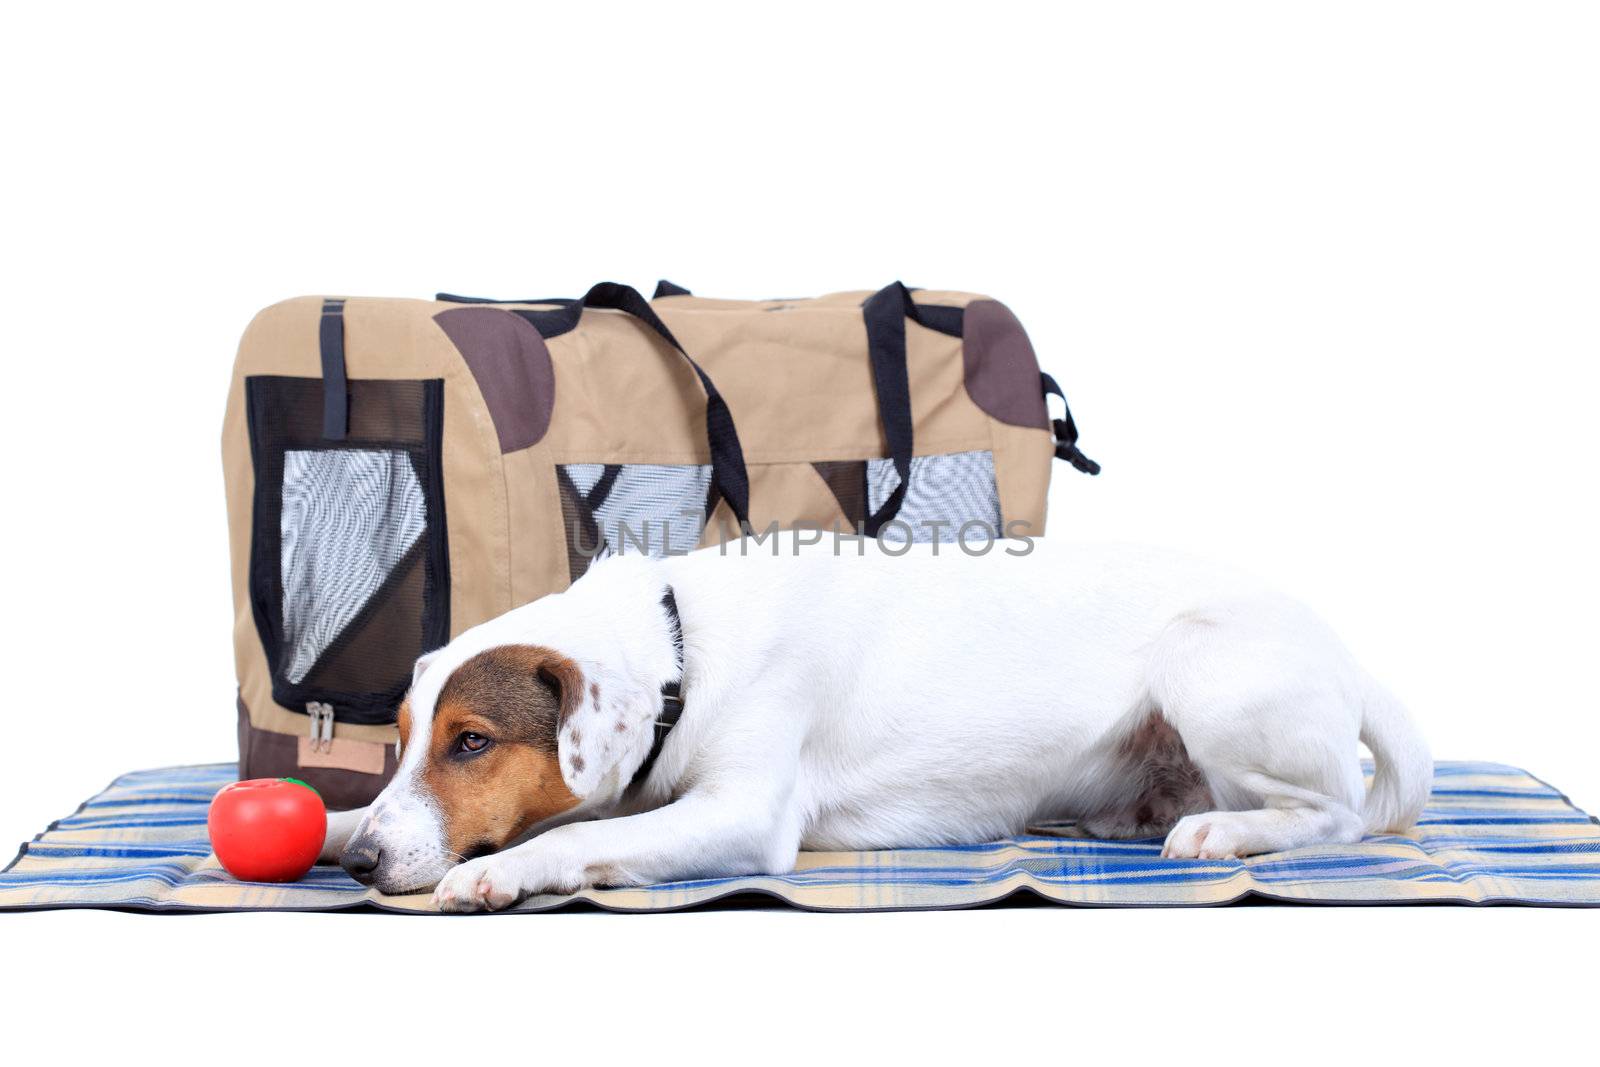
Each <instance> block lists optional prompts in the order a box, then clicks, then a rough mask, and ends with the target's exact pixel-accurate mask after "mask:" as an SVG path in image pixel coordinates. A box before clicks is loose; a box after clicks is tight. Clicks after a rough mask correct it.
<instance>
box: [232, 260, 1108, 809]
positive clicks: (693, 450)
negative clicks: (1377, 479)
mask: <svg viewBox="0 0 1600 1067" xmlns="http://www.w3.org/2000/svg"><path fill="white" fill-rule="evenodd" d="M1047 392H1054V393H1055V394H1056V395H1058V396H1059V395H1060V390H1059V389H1057V388H1056V387H1055V383H1054V382H1053V381H1052V380H1051V379H1050V378H1049V377H1048V376H1047V375H1041V373H1040V371H1039V367H1038V363H1037V361H1036V360H1035V357H1034V353H1033V349H1032V347H1031V345H1030V344H1029V342H1028V338H1027V335H1026V334H1025V333H1024V332H1023V329H1022V326H1021V324H1020V323H1019V322H1018V321H1017V319H1016V318H1015V317H1014V316H1013V315H1012V314H1011V312H1010V311H1009V310H1007V309H1006V307H1005V306H1004V305H1003V304H1000V303H998V302H996V301H993V300H990V299H987V298H984V297H979V296H974V295H972V294H970V293H958V292H946V291H932V290H916V291H913V290H908V289H906V288H905V287H904V286H902V285H900V284H899V283H896V284H894V285H891V286H888V287H887V288H885V289H882V290H880V291H878V292H876V293H871V292H849V293H836V294H833V295H830V296H824V297H818V298H815V299H806V300H762V301H740V300H709V299H704V298H701V297H696V296H693V295H691V294H690V293H689V292H688V291H687V290H683V289H680V288H678V287H676V286H673V285H671V284H669V283H665V282H664V283H662V284H661V286H660V287H658V289H657V291H656V296H655V298H654V299H653V300H650V301H646V300H645V299H644V298H643V297H642V296H641V295H640V294H639V293H638V292H636V291H635V290H633V289H630V288H628V287H626V286H621V285H616V284H613V283H603V284H601V285H597V286H595V287H594V288H593V289H591V290H590V291H589V293H588V294H587V295H586V296H585V297H583V298H582V299H581V300H525V301H485V300H477V299H471V298H462V297H448V296H443V295H441V297H440V298H439V299H436V300H400V299H376V298H365V297H353V298H325V297H301V298H298V299H295V300H288V301H285V302H283V303H281V304H275V305H273V306H272V307H269V308H267V309H266V310H265V311H262V312H261V313H260V314H259V315H257V316H256V318H255V320H254V321H253V322H251V324H250V326H249V328H248V329H246V331H245V334H244V338H243V340H242V341H241V342H240V345H239V355H238V359H237V362H236V364H235V367H234V375H233V384H232V389H231V391H230V393H229V395H228V408H227V418H226V421H225V423H224V426H223V449H222V450H223V462H224V466H225V472H226V480H227V493H228V519H229V529H230V536H231V542H232V544H231V548H232V559H233V594H234V604H235V613H234V614H235V618H234V648H235V655H236V659H237V666H238V674H239V706H238V715H239V759H240V774H241V775H242V776H244V777H247V778H249V777H266V776H278V775H293V776H295V777H299V778H302V779H304V780H306V781H308V782H310V783H311V784H312V785H314V786H316V787H317V788H318V789H319V790H320V791H321V792H322V793H323V796H324V797H325V799H326V800H327V801H328V803H329V805H330V806H332V807H346V806H355V805H359V804H362V803H365V802H366V801H368V800H369V799H370V798H371V797H372V796H374V795H376V793H377V791H378V790H379V789H380V788H381V787H382V785H383V783H384V781H386V780H387V777H388V775H389V774H391V773H392V772H393V769H394V760H395V755H394V741H395V730H394V726H393V722H394V714H395V708H396V706H397V705H398V703H399V701H400V698H401V697H402V696H403V694H404V691H405V688H406V686H407V685H408V684H409V682H410V678H411V666H412V663H413V661H414V660H415V659H416V657H417V656H418V655H419V654H421V653H422V652H424V651H427V650H429V649H431V648H434V647H437V646H439V645H441V644H443V643H445V642H446V641H448V640H449V639H450V637H452V636H453V635H455V634H457V633H460V632H461V631H462V630H464V629H466V628H468V627H470V626H473V625H475V624H477V623H480V622H483V621H484V620H486V619H489V618H492V617H493V616H495V615H499V614H501V613H503V612H505V611H508V610H510V609H511V608H514V607H516V606H518V605H520V604H524V603H527V602H528V601H531V600H534V599H536V598H538V597H541V596H544V595H545V594H547V593H552V592H555V591H558V590H560V589H563V588H565V587H566V586H567V585H568V584H569V583H570V582H572V581H573V580H574V579H576V578H577V577H578V576H579V575H581V574H582V572H583V570H584V568H585V567H587V566H588V565H589V563H590V561H591V560H592V559H593V558H596V557H597V556H601V555H605V554H607V553H611V552H618V551H622V552H627V551H647V552H650V553H652V554H655V555H661V554H664V553H667V552H679V551H685V550H687V549H690V548H692V547H695V546H697V545H709V544H715V543H717V542H718V541H719V540H720V539H723V538H727V537H731V536H734V535H736V533H737V531H738V530H739V529H740V528H741V523H744V522H747V523H748V524H749V529H751V530H753V531H755V532H756V533H758V534H759V533H761V532H763V531H765V530H767V529H769V528H773V527H776V528H780V529H784V530H788V529H795V528H807V527H816V528H820V529H822V530H832V529H837V530H839V531H841V532H843V533H845V534H850V533H852V532H856V531H863V532H865V533H866V534H868V535H870V536H879V537H882V538H884V539H885V540H886V541H888V540H907V539H909V540H914V541H927V540H942V541H955V540H956V539H957V538H962V539H967V540H970V539H973V538H979V537H992V536H995V535H997V534H998V535H1010V536H1017V535H1029V536H1037V535H1040V534H1042V533H1044V524H1045V492H1046V489H1047V487H1048V485H1049V481H1050V467H1051V460H1052V458H1061V459H1066V460H1068V461H1069V462H1071V463H1072V464H1073V465H1074V466H1076V467H1077V468H1078V469H1080V470H1084V471H1086V472H1088V473H1095V472H1097V471H1098V468H1097V467H1096V466H1095V465H1094V463H1093V462H1092V461H1090V460H1088V459H1087V458H1085V457H1084V456H1083V455H1082V453H1080V452H1078V450H1077V447H1076V438H1077V431H1076V429H1075V427H1074V426H1073V423H1072V420H1071V415H1070V414H1067V413H1066V411H1065V410H1064V407H1063V412H1062V417H1061V418H1057V419H1054V420H1052V419H1051V417H1050V416H1049V414H1048V413H1047V409H1046V402H1045V394H1046V393H1047ZM1063 405H1064V399H1063Z"/></svg>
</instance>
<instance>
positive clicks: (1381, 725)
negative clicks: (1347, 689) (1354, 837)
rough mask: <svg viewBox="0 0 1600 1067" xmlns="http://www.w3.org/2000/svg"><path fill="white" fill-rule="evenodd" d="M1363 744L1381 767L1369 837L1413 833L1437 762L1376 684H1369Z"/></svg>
mask: <svg viewBox="0 0 1600 1067" xmlns="http://www.w3.org/2000/svg"><path fill="white" fill-rule="evenodd" d="M1361 743H1362V744H1364V745H1366V746H1367V747H1368V748H1369V749H1371V750H1372V758H1373V762H1374V763H1375V764H1376V765H1377V770H1376V772H1375V773H1374V775H1373V778H1372V788H1371V789H1370V790H1368V792H1367V800H1366V803H1365V804H1364V805H1363V806H1362V809H1361V818H1362V822H1364V823H1365V824H1366V828H1367V830H1368V832H1370V833H1386V832H1396V833H1398V832H1400V831H1403V830H1407V829H1410V828H1411V827H1412V826H1414V825H1415V824H1416V821H1417V817H1418V816H1419V815H1421V814H1422V806H1423V805H1424V804H1426V803H1427V801H1428V794H1429V792H1430V790H1431V789H1432V787H1433V758H1432V757H1431V756H1430V755H1429V754H1428V746H1427V743H1426V742H1424V741H1423V740H1422V735H1421V734H1420V733H1418V732H1417V728H1416V726H1415V725H1414V724H1413V723H1412V721H1411V716H1410V715H1408V714H1407V713H1406V709H1405V706H1404V705H1402V704H1401V703H1400V701H1398V700H1397V699H1395V697H1394V694H1392V693H1390V692H1389V691H1388V690H1387V689H1385V688H1384V687H1383V686H1381V685H1379V684H1378V683H1377V682H1376V681H1369V682H1368V683H1367V696H1366V700H1365V702H1364V703H1363V705H1362V708H1361Z"/></svg>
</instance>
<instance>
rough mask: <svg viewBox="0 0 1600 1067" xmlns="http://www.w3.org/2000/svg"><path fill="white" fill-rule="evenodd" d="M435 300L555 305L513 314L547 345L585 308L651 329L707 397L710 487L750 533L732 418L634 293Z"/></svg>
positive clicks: (618, 287) (608, 287)
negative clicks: (679, 358) (617, 315)
mask: <svg viewBox="0 0 1600 1067" xmlns="http://www.w3.org/2000/svg"><path fill="white" fill-rule="evenodd" d="M685 291H687V290H685ZM435 299H437V300H443V301H448V302H450V303H456V304H554V305H556V307H554V308H552V309H550V310H538V309H534V308H513V309H512V310H513V311H514V312H515V313H516V314H518V315H521V316H522V317H523V318H525V319H527V320H528V321H529V322H531V323H532V324H533V326H534V329H536V330H538V331H539V333H540V335H542V336H543V337H545V338H546V339H549V338H552V337H558V336H560V335H561V334H564V333H567V332H569V331H571V330H574V329H576V328H577V326H578V322H579V320H580V319H582V318H583V312H584V309H585V308H597V309H603V310H607V311H621V312H623V313H624V314H627V315H631V316H632V317H634V318H636V319H638V320H639V321H640V322H642V323H644V324H645V325H646V326H648V327H650V329H652V330H654V331H655V332H656V334H657V335H658V336H660V337H661V339H662V340H664V341H666V342H667V344H669V345H671V346H672V347H673V348H674V349H676V350H677V353H678V354H679V355H680V356H682V357H683V358H684V359H685V360H686V361H687V362H688V364H689V366H690V367H692V368H693V369H694V373H695V376H696V377H697V378H699V379H700V386H701V388H703V389H704V390H705V393H706V440H707V441H708V443H709V444H710V445H711V484H712V486H713V488H715V490H716V492H717V494H718V495H720V496H721V497H722V499H724V500H726V501H727V502H728V507H729V508H730V509H732V511H733V515H734V518H735V519H737V520H738V522H739V528H740V530H741V531H743V530H745V529H748V528H749V525H750V474H749V472H748V471H747V470H746V469H745V465H744V448H743V447H742V446H741V445H740V444H739V432H738V430H737V429H735V427H734V425H733V413H732V412H730V411H729V410H728V403H727V401H725V400H723V399H722V394H721V393H720V392H718V391H717V386H716V383H714V382H713V381H712V380H711V376H710V375H708V374H707V373H706V372H705V370H704V369H702V368H701V366H700V364H698V363H696V362H695V361H694V357H693V356H691V355H689V353H688V352H687V351H685V350H684V347H683V345H681V344H679V343H678V339H677V338H676V337H674V336H673V335H672V331H671V330H669V329H667V324H666V323H664V322H662V321H661V316H659V315H657V314H656V312H655V309H654V308H652V307H651V306H650V302H649V301H648V300H646V299H645V298H644V297H643V296H642V295H640V293H639V290H637V289H635V288H633V287H632V286H631V285H622V284H620V283H618V282H601V283H600V284H598V285H596V286H594V287H593V288H592V289H590V290H589V291H588V292H587V293H585V294H583V298H582V299H581V300H571V299H551V300H485V299H483V298H481V297H463V296H455V295H452V294H450V293H440V294H438V296H437V297H435ZM712 510H713V506H712V504H709V503H708V505H707V507H706V516H707V517H708V518H709V517H710V514H711V511H712Z"/></svg>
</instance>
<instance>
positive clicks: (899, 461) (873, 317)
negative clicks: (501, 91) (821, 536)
mask: <svg viewBox="0 0 1600 1067" xmlns="http://www.w3.org/2000/svg"><path fill="white" fill-rule="evenodd" d="M691 295H693V294H691V293H690V292H689V290H688V289H685V288H684V287H683V286H681V285H678V284H676V283H674V282H669V281H667V280H666V279H665V278H663V279H661V280H660V281H658V282H657V283H656V291H655V299H657V300H659V299H661V298H662V297H664V296H691ZM965 314H966V312H965V309H964V308H958V307H941V306H939V305H936V304H918V303H917V302H916V301H915V300H913V299H912V297H911V290H910V289H908V288H907V287H906V286H905V285H904V284H903V283H901V282H891V283H890V284H888V285H886V286H884V287H883V288H882V289H879V290H878V291H877V292H876V293H874V294H872V296H870V297H868V298H867V300H866V302H865V303H863V304H862V305H861V317H862V319H863V320H864V321H865V323H866V327H867V356H868V359H869V360H870V361H871V364H872V387H873V392H874V393H875V394H876V397H877V405H878V421H879V423H881V424H882V426H883V435H884V437H885V439H887V441H888V443H889V458H890V459H891V460H893V462H894V470H895V474H897V475H898V476H899V479H900V484H898V485H896V486H895V487H894V492H892V493H890V494H889V499H887V500H885V501H884V502H883V506H882V507H881V508H879V509H878V510H877V511H876V512H874V513H873V514H871V515H869V516H868V517H867V520H866V523H865V524H864V526H863V532H864V533H865V534H866V535H867V536H868V537H876V536H878V532H879V531H880V530H882V529H883V527H884V525H885V524H887V523H889V522H890V521H892V520H893V519H894V517H895V516H896V515H898V514H899V513H900V505H901V504H903V503H904V502H905V498H906V490H907V488H908V487H909V486H910V484H911V453H912V448H913V441H914V438H915V429H914V426H915V424H914V422H913V420H912V418H911V375H910V370H909V368H908V367H907V365H906V320H907V319H910V320H911V321H912V322H915V323H916V324H917V325H919V326H925V327H927V328H928V329H930V330H937V331H939V332H940V333H943V334H948V335H949V336H951V337H960V336H961V332H962V322H963V319H964V317H965Z"/></svg>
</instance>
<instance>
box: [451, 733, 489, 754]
mask: <svg viewBox="0 0 1600 1067" xmlns="http://www.w3.org/2000/svg"><path fill="white" fill-rule="evenodd" d="M488 747H489V739H488V738H487V737H484V736H483V735H482V734H471V733H468V734H462V735H461V736H460V737H458V738H456V751H457V752H482V751H483V750H484V749H486V748H488Z"/></svg>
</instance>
